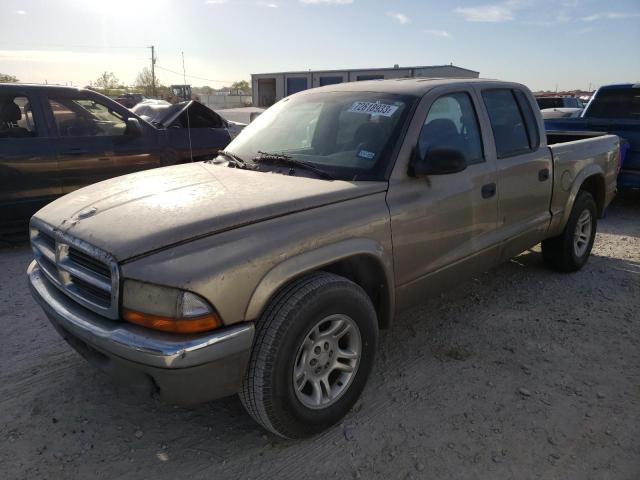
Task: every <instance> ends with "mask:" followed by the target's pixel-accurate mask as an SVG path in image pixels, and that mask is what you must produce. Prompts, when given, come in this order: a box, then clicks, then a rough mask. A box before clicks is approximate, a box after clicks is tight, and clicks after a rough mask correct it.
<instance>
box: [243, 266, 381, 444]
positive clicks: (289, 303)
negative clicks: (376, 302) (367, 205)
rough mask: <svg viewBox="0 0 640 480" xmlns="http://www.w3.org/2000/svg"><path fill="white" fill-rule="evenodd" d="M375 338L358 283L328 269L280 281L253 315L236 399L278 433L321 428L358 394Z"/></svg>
mask: <svg viewBox="0 0 640 480" xmlns="http://www.w3.org/2000/svg"><path fill="white" fill-rule="evenodd" d="M377 339H378V323H377V317H376V313H375V310H374V308H373V305H372V303H371V300H370V299H369V297H368V296H367V294H366V293H365V292H364V290H362V288H360V287H359V286H358V285H356V284H355V283H353V282H351V281H350V280H348V279H346V278H344V277H340V276H338V275H334V274H331V273H327V272H317V273H314V274H311V275H309V276H306V277H303V278H301V279H299V280H298V281H295V282H293V283H292V284H291V285H289V286H288V287H286V288H284V289H283V290H282V291H281V292H280V293H279V294H278V295H277V296H276V298H275V299H274V300H273V301H272V303H271V304H270V305H269V307H268V308H267V310H266V311H265V313H264V315H263V316H262V317H261V318H260V320H259V321H258V323H257V326H256V340H255V344H254V347H253V351H252V354H251V360H250V363H249V368H248V370H247V374H246V375H245V378H244V382H243V387H242V391H241V392H240V399H241V401H242V403H243V405H244V407H245V408H246V410H247V411H248V412H249V414H250V415H251V416H252V417H253V418H254V419H255V420H256V421H257V422H258V423H260V424H261V425H262V426H263V427H265V428H266V429H267V430H270V431H272V432H273V433H275V434H277V435H280V436H282V437H285V438H302V437H307V436H310V435H313V434H314V433H317V432H320V431H322V430H324V429H326V428H328V427H329V426H331V425H333V424H334V423H336V422H337V421H339V420H340V419H341V418H342V417H343V416H344V415H345V414H346V413H347V412H348V411H349V410H350V409H351V407H352V406H353V404H354V403H355V402H356V400H357V399H358V397H359V396H360V393H361V392H362V390H363V388H364V386H365V383H366V381H367V378H368V376H369V372H370V371H371V367H372V366H373V360H374V355H375V350H376V346H377Z"/></svg>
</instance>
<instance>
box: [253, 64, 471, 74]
mask: <svg viewBox="0 0 640 480" xmlns="http://www.w3.org/2000/svg"><path fill="white" fill-rule="evenodd" d="M424 68H455V69H457V70H464V71H465V72H471V73H477V74H480V72H476V71H475V70H470V69H468V68H463V67H458V66H457V65H453V64H451V65H422V66H418V67H398V68H396V67H381V68H333V69H331V70H300V71H290V72H288V71H285V72H267V73H252V74H251V75H282V74H291V75H299V74H300V75H302V74H306V73H334V72H371V71H374V70H375V71H376V72H377V71H383V72H387V71H393V70H422V69H424Z"/></svg>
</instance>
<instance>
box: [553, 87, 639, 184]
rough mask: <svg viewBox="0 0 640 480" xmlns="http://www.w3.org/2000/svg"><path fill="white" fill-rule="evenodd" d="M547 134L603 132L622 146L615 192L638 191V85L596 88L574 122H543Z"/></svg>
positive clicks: (573, 119)
mask: <svg viewBox="0 0 640 480" xmlns="http://www.w3.org/2000/svg"><path fill="white" fill-rule="evenodd" d="M545 127H546V129H547V131H548V132H572V134H573V132H580V131H582V132H606V133H611V134H615V135H618V136H619V137H620V138H621V142H622V169H621V170H620V175H619V177H618V189H619V190H626V189H632V188H634V189H635V188H640V84H631V83H628V84H620V85H607V86H603V87H600V88H599V89H598V90H597V91H596V93H595V94H594V95H593V97H592V98H591V100H590V101H589V103H588V104H587V106H586V108H585V109H584V111H583V112H582V114H581V115H580V116H579V117H577V118H561V119H558V118H556V119H546V120H545Z"/></svg>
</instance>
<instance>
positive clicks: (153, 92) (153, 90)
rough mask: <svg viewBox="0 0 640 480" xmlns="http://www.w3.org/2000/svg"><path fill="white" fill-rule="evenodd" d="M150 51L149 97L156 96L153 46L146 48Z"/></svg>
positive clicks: (154, 52)
mask: <svg viewBox="0 0 640 480" xmlns="http://www.w3.org/2000/svg"><path fill="white" fill-rule="evenodd" d="M148 48H150V49H151V96H152V97H155V96H156V48H155V46H154V45H151V46H150V47H148Z"/></svg>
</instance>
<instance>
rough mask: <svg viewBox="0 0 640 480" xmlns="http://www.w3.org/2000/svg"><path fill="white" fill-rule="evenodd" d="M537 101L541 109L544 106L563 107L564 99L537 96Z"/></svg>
mask: <svg viewBox="0 0 640 480" xmlns="http://www.w3.org/2000/svg"><path fill="white" fill-rule="evenodd" d="M536 102H538V106H539V107H540V110H542V109H544V108H560V107H562V99H560V98H553V97H546V98H545V97H541V98H536Z"/></svg>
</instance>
